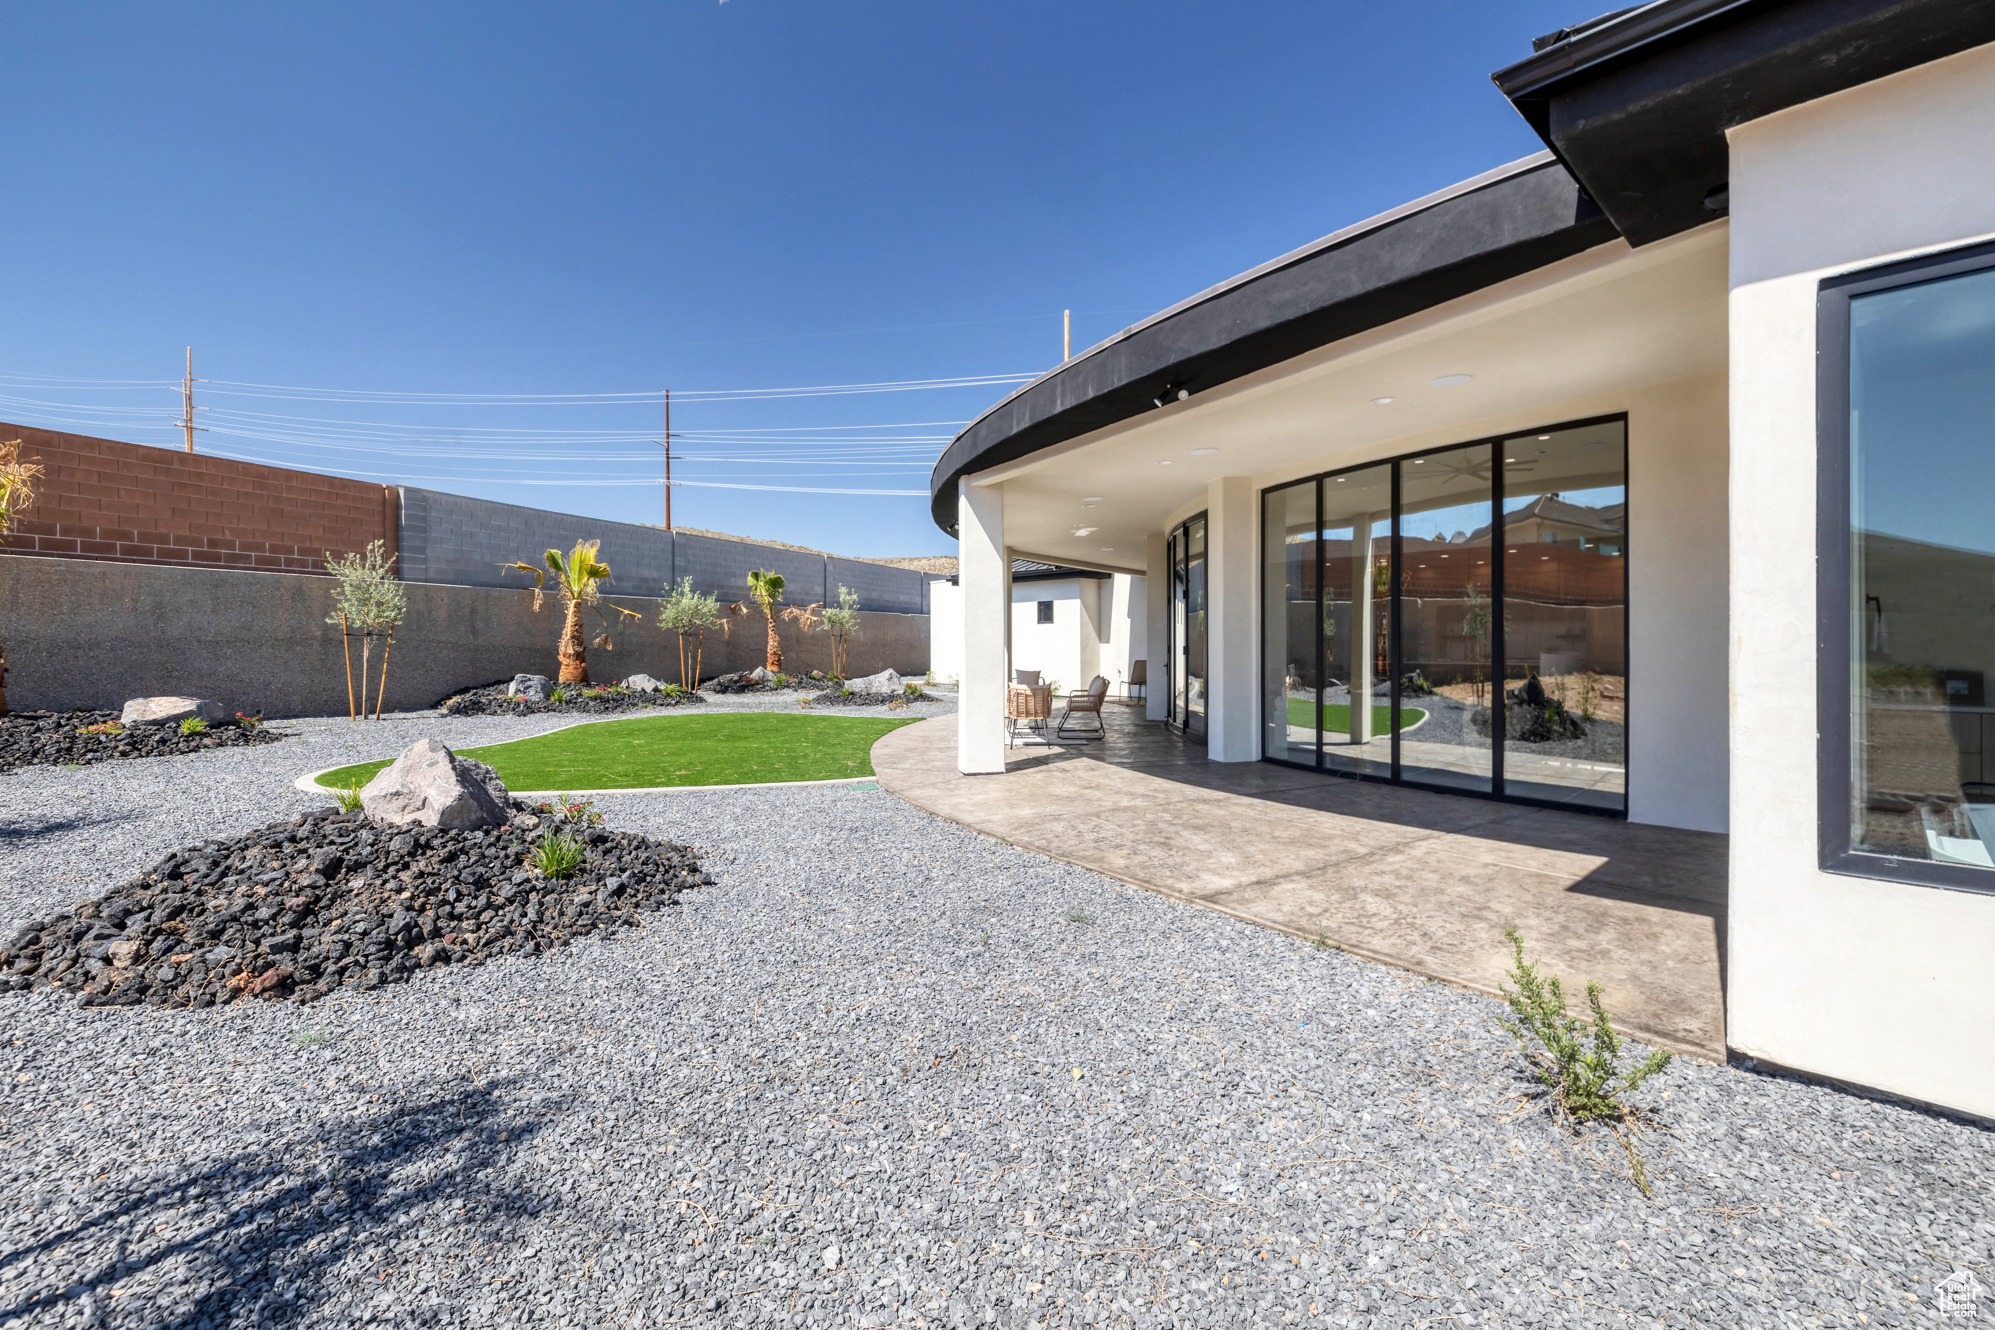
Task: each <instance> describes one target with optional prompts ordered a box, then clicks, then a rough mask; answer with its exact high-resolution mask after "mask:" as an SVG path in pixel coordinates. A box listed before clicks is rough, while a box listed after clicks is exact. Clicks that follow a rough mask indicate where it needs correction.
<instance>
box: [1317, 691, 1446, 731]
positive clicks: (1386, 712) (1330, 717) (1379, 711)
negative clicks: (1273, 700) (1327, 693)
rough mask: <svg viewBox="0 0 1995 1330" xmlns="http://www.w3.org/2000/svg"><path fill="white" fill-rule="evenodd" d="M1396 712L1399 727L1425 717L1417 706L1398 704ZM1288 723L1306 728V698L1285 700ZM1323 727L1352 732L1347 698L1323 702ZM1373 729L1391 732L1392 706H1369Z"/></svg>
mask: <svg viewBox="0 0 1995 1330" xmlns="http://www.w3.org/2000/svg"><path fill="white" fill-rule="evenodd" d="M1399 714H1400V716H1401V718H1402V724H1401V725H1400V729H1401V730H1410V729H1412V728H1413V727H1414V726H1415V725H1418V724H1419V723H1420V722H1421V721H1423V720H1425V719H1427V713H1426V712H1424V711H1422V710H1421V709H1420V708H1419V707H1401V708H1400V709H1399ZM1288 723H1289V724H1291V725H1293V726H1295V727H1297V728H1298V729H1304V730H1306V729H1308V728H1310V726H1309V699H1308V698H1306V697H1291V698H1290V699H1289V700H1288ZM1323 728H1324V729H1325V730H1328V731H1331V732H1334V733H1336V734H1349V733H1350V732H1351V704H1350V703H1349V702H1325V703H1324V704H1323ZM1372 733H1373V734H1391V733H1392V708H1391V707H1390V706H1374V707H1373V708H1372Z"/></svg>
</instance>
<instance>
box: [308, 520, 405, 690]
mask: <svg viewBox="0 0 1995 1330" xmlns="http://www.w3.org/2000/svg"><path fill="white" fill-rule="evenodd" d="M326 571H327V572H329V573H331V574H332V576H333V581H334V582H335V583H336V584H337V585H336V586H335V587H334V590H333V612H332V613H331V614H328V615H327V616H326V622H327V623H336V624H338V625H339V626H340V634H341V637H342V639H343V642H342V645H343V647H344V649H345V651H346V704H347V716H348V718H349V719H354V720H357V719H359V717H360V716H364V715H366V714H367V674H368V663H369V659H370V657H371V656H372V655H373V651H374V639H375V638H377V637H380V638H385V639H386V645H385V646H384V648H383V650H382V653H381V687H380V689H379V691H378V696H377V697H376V699H375V704H374V718H375V719H376V720H379V719H380V718H381V705H382V703H383V702H384V701H386V699H387V696H388V654H389V652H390V651H392V650H393V648H394V642H395V629H396V628H398V627H400V626H401V623H402V620H403V619H404V618H406V617H407V616H408V613H409V593H408V590H407V588H405V587H403V585H402V584H401V582H400V581H399V580H397V579H396V577H395V560H394V559H393V558H392V557H391V556H389V555H388V553H387V545H386V544H385V543H384V542H382V541H379V540H376V541H370V542H369V543H368V546H367V553H365V554H352V553H349V554H346V555H345V556H343V557H341V558H338V559H335V558H333V556H332V555H331V553H327V555H326ZM356 632H358V633H359V634H360V705H359V709H358V712H357V713H356V711H355V708H354V698H353V646H352V638H353V634H354V633H356Z"/></svg>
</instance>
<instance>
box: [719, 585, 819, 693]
mask: <svg viewBox="0 0 1995 1330" xmlns="http://www.w3.org/2000/svg"><path fill="white" fill-rule="evenodd" d="M748 597H749V600H752V601H754V602H755V606H756V608H758V609H760V610H761V611H762V617H763V618H764V619H766V620H767V621H768V623H769V645H768V649H767V651H765V652H764V653H763V654H764V656H765V657H766V659H765V660H764V661H763V662H762V663H763V665H764V666H766V667H767V669H768V671H769V673H771V674H780V673H782V670H783V643H782V641H781V639H779V638H778V637H777V636H776V606H777V604H778V603H780V602H781V601H782V599H783V575H782V574H781V573H770V572H764V571H763V570H762V569H760V568H757V569H756V570H755V571H754V572H751V573H750V574H748ZM731 608H732V609H733V610H734V612H735V613H736V614H746V613H748V612H749V606H748V601H740V602H737V603H736V604H735V605H733V606H732V607H731ZM817 610H818V602H813V603H811V604H809V605H792V606H790V607H789V608H788V609H785V610H784V611H783V614H782V617H783V618H785V619H789V620H791V621H792V622H794V623H796V624H797V625H798V626H799V627H801V628H804V629H809V628H810V627H811V626H812V625H814V624H816V623H817Z"/></svg>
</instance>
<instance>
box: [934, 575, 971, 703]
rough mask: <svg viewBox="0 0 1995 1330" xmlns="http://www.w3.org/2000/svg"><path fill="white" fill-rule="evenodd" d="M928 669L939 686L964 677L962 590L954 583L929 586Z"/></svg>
mask: <svg viewBox="0 0 1995 1330" xmlns="http://www.w3.org/2000/svg"><path fill="white" fill-rule="evenodd" d="M928 669H929V672H930V673H931V674H933V675H934V676H935V678H936V681H937V682H938V683H957V682H960V681H961V680H962V678H963V588H962V587H960V586H957V585H956V584H955V583H953V582H931V583H929V586H928Z"/></svg>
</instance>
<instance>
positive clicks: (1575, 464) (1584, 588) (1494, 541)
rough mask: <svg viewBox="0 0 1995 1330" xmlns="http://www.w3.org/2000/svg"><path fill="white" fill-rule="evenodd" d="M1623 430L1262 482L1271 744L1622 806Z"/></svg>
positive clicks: (1326, 763) (1394, 774) (1265, 737)
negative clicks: (1272, 485)
mask: <svg viewBox="0 0 1995 1330" xmlns="http://www.w3.org/2000/svg"><path fill="white" fill-rule="evenodd" d="M1626 434H1627V430H1626V422H1625V421H1623V420H1621V419H1619V418H1615V419H1610V420H1602V421H1589V422H1584V423H1581V424H1577V425H1568V426H1559V427H1554V428H1550V429H1544V430H1538V431H1533V432H1530V433H1527V434H1521V435H1515V436H1511V437H1507V438H1502V439H1492V440H1486V441H1482V442H1478V443H1472V444H1464V445H1461V446H1458V447H1453V448H1445V449H1439V450H1435V451H1432V452H1426V453H1421V454H1418V455H1416V456H1411V457H1404V458H1400V459H1397V460H1396V461H1392V462H1386V463H1378V464H1374V465H1371V466H1366V467H1360V468H1356V469H1353V470H1350V471H1341V472H1332V473H1329V474H1327V475H1322V476H1316V477H1312V478H1311V479H1308V480H1303V481H1298V482H1296V483H1294V484H1291V485H1286V486H1282V487H1280V488H1278V489H1271V490H1268V491H1266V492H1265V493H1264V494H1263V496H1262V526H1261V531H1262V561H1263V571H1262V589H1263V590H1262V596H1263V599H1262V633H1263V639H1262V661H1263V679H1262V751H1263V754H1264V756H1266V757H1267V758H1268V759H1270V760H1272V761H1277V762H1287V763H1292V764H1297V765H1302V766H1311V767H1317V768H1320V769H1323V770H1330V771H1342V772H1346V773H1349V774H1353V775H1359V776H1370V777H1380V778H1386V779H1391V780H1397V781H1402V782H1405V783H1407V784H1413V785H1421V786H1426V787H1430V788H1437V789H1451V790H1461V791H1466V792H1469V793H1475V794H1486V795H1495V796H1498V797H1504V798H1510V799H1517V800H1522V801H1527V802H1532V803H1555V804H1561V805H1567V806H1575V807H1581V808H1587V809H1592V810H1597V811H1603V812H1625V811H1626V807H1627V776H1626V773H1627V729H1626V724H1627V521H1628V505H1627V461H1626ZM1174 539H1175V538H1174ZM1176 548H1177V546H1176V545H1175V544H1174V545H1173V549H1174V550H1175V549H1176ZM1173 566H1174V569H1175V568H1176V566H1177V565H1176V564H1175V563H1174V565H1173Z"/></svg>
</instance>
